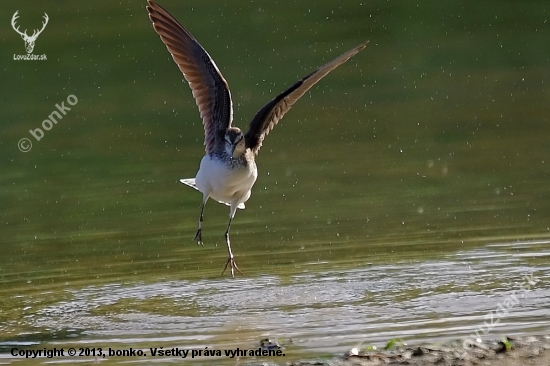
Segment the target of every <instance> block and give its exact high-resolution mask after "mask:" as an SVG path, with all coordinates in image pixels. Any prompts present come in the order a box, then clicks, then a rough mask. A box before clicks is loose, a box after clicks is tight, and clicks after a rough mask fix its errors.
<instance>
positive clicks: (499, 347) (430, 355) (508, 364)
mask: <svg viewBox="0 0 550 366" xmlns="http://www.w3.org/2000/svg"><path fill="white" fill-rule="evenodd" d="M468 344H470V347H469V348H464V342H463V341H454V342H449V343H447V344H445V345H440V346H430V345H425V346H423V345H414V346H401V347H398V348H396V349H395V350H371V351H360V350H356V349H354V350H351V351H349V352H347V353H346V354H345V355H343V356H341V357H335V358H333V359H331V360H300V361H295V362H291V363H290V364H289V365H291V366H311V365H318V366H329V365H330V366H374V365H390V366H391V365H414V366H431V365H437V366H473V365H476V366H478V365H479V366H481V365H483V366H550V336H549V335H546V336H528V337H508V338H507V339H503V340H492V341H486V342H483V343H480V344H474V343H469V342H468Z"/></svg>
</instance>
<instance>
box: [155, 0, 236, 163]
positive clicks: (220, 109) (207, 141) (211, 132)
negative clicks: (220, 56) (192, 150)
mask: <svg viewBox="0 0 550 366" xmlns="http://www.w3.org/2000/svg"><path fill="white" fill-rule="evenodd" d="M148 2H149V6H147V11H148V12H149V18H150V19H151V21H152V22H153V28H154V29H155V31H156V32H157V33H158V34H159V36H160V39H161V40H162V42H163V43H164V44H165V45H166V48H168V51H169V52H170V53H171V54H172V58H173V59H174V61H175V62H176V64H177V65H178V67H179V69H180V70H181V72H182V73H183V76H184V77H185V80H187V82H188V83H189V86H190V87H191V90H192V91H193V97H195V101H196V103H197V106H198V107H199V111H200V115H201V118H202V123H203V125H204V145H205V150H206V152H207V153H210V152H212V149H213V147H214V140H215V139H216V136H220V135H221V137H222V138H223V135H224V134H225V131H226V130H227V128H228V127H230V126H231V121H232V120H233V107H232V104H231V94H230V92H229V86H228V85H227V82H226V81H225V79H224V78H223V76H222V74H221V73H220V70H219V69H218V67H217V66H216V64H215V63H214V60H212V58H211V57H210V55H209V54H208V53H207V52H206V51H205V50H204V48H202V46H201V45H200V44H199V42H197V40H196V39H195V38H194V37H193V36H192V35H191V33H189V31H188V30H187V29H185V28H184V27H183V26H182V25H181V24H180V23H179V22H178V21H177V20H176V19H175V18H174V17H173V16H171V15H170V14H169V13H168V12H167V11H166V10H164V9H163V8H162V7H161V6H160V5H158V4H156V3H154V2H153V1H151V0H149V1H148Z"/></svg>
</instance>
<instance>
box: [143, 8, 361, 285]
mask: <svg viewBox="0 0 550 366" xmlns="http://www.w3.org/2000/svg"><path fill="white" fill-rule="evenodd" d="M148 3H149V6H147V11H148V12H149V18H150V19H151V22H152V23H153V28H154V29H155V31H156V32H157V33H158V35H159V36H160V39H161V40H162V42H163V43H164V44H165V45H166V48H167V49H168V52H170V54H171V55H172V58H173V59H174V61H175V63H176V64H177V65H178V67H179V69H180V71H181V72H182V73H183V76H184V77H185V80H187V82H188V83H189V86H190V87H191V90H192V92H193V97H194V98H195V102H196V103H197V106H198V107H199V111H200V116H201V118H202V123H203V125H204V135H205V138H204V145H205V150H206V155H205V156H204V157H203V158H202V160H201V163H200V167H199V171H198V172H197V175H196V177H195V178H191V179H181V180H180V181H181V182H182V183H183V184H186V185H188V186H190V187H192V188H195V189H196V190H198V191H200V192H202V195H203V196H202V205H201V211H200V216H199V227H198V230H197V234H196V235H195V238H194V240H196V241H197V243H198V244H199V245H203V242H202V223H203V213H204V206H205V204H206V201H208V199H209V198H213V199H214V200H216V201H218V202H220V203H223V204H225V205H228V206H229V223H228V224H227V230H226V231H225V242H226V244H227V251H228V258H227V261H226V262H225V267H224V269H223V272H222V275H223V274H224V273H225V271H226V270H227V267H228V266H229V267H230V268H231V276H233V277H235V272H234V271H235V270H237V271H238V272H239V273H240V274H241V275H242V274H243V273H242V272H241V270H240V269H239V267H238V266H237V263H236V262H235V258H234V256H233V252H232V251H231V242H230V240H229V229H230V227H231V221H232V220H233V217H234V216H235V212H236V211H237V208H239V209H244V203H245V202H246V201H247V200H248V199H249V198H250V194H251V190H252V186H253V185H254V183H255V182H256V178H257V177H258V169H257V168H256V162H255V157H256V155H257V154H258V152H259V151H260V148H261V147H262V143H263V141H264V138H265V137H266V136H267V135H268V134H269V132H270V131H271V130H272V129H273V127H275V125H276V124H277V122H279V120H280V119H281V118H283V116H284V115H285V113H286V112H288V110H289V109H290V107H292V105H294V103H296V101H298V99H300V98H301V97H302V96H303V95H304V94H305V93H306V92H307V91H308V90H309V89H310V88H311V87H312V86H313V85H315V84H316V83H317V82H318V81H319V80H321V79H322V78H323V77H325V76H326V75H327V74H328V73H329V72H331V71H332V70H334V69H336V68H337V67H338V66H340V65H341V64H343V63H344V62H346V61H347V60H349V59H350V58H351V57H353V56H354V55H355V54H356V53H357V52H359V51H361V50H362V49H363V48H365V46H366V45H367V43H368V42H365V43H363V44H360V45H359V46H357V47H355V48H353V49H351V50H349V51H347V52H345V53H344V54H342V55H341V56H339V57H337V58H335V59H334V60H332V61H331V62H329V63H327V64H326V65H324V66H321V67H320V68H318V69H317V70H315V71H313V72H312V73H310V74H309V75H307V76H305V77H303V78H302V79H300V80H299V81H298V82H296V83H295V84H293V85H292V86H291V87H289V88H288V89H287V90H285V91H284V92H282V93H281V94H279V95H278V96H276V97H275V98H274V99H273V100H271V101H270V102H269V103H267V104H266V105H265V106H263V108H262V109H260V110H259V111H258V112H257V113H256V115H255V116H254V118H252V121H251V122H250V124H249V126H248V131H247V132H246V133H243V132H242V131H241V129H239V128H238V127H234V126H232V125H231V123H232V121H233V106H232V102H231V93H230V92H229V86H228V84H227V81H225V79H224V77H223V76H222V74H221V72H220V70H219V69H218V67H217V66H216V63H215V62H214V60H212V58H211V57H210V55H209V54H208V52H206V50H205V49H204V48H202V46H201V45H200V44H199V42H197V40H196V39H195V37H193V36H192V35H191V33H189V31H188V30H187V29H185V28H184V27H183V26H182V25H181V24H180V23H179V22H178V21H177V20H176V19H175V18H174V17H173V16H172V15H170V13H168V12H167V11H166V10H164V9H163V8H162V7H161V6H160V5H158V4H156V3H155V2H153V1H151V0H149V1H148Z"/></svg>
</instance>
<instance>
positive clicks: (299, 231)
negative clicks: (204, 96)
mask: <svg viewBox="0 0 550 366" xmlns="http://www.w3.org/2000/svg"><path fill="white" fill-rule="evenodd" d="M161 5H163V6H165V7H166V8H167V9H169V11H170V12H172V13H173V14H174V15H175V16H176V17H177V18H178V19H179V20H180V21H181V22H182V23H183V24H184V25H185V26H186V27H188V28H189V29H190V30H191V32H192V33H193V34H194V35H195V36H196V38H197V39H199V41H200V42H201V43H202V44H203V46H205V47H206V48H207V49H208V51H209V52H210V54H211V55H212V56H213V57H214V58H215V60H216V62H217V64H218V66H219V67H220V69H221V70H222V72H223V74H224V76H225V78H226V79H227V80H228V82H229V85H230V87H231V89H232V94H233V97H234V108H235V124H236V125H237V126H240V127H241V128H245V126H246V125H247V123H248V121H249V119H250V118H251V117H252V116H253V114H254V113H255V112H256V111H257V110H258V109H259V108H260V107H261V106H262V105H263V104H264V103H265V102H267V101H268V100H269V99H271V98H272V97H273V96H274V95H275V94H276V93H278V92H280V91H282V90H284V88H286V87H287V86H288V85H290V84H292V83H293V82H294V81H296V80H297V79H298V78H300V77H302V76H304V75H305V74H307V73H309V72H310V71H311V70H312V69H314V68H315V67H317V66H319V65H321V64H323V63H325V62H327V61H328V60H330V59H332V58H334V57H335V56H337V55H339V54H340V53H342V52H343V51H345V50H347V49H349V48H351V47H354V46H355V45H357V44H359V43H361V42H363V41H365V40H366V39H369V40H370V41H371V42H370V44H369V46H368V47H367V48H366V49H365V50H364V51H362V52H361V53H360V54H358V55H357V56H356V57H355V58H354V59H352V60H351V61H350V62H348V63H346V64H345V65H343V66H341V67H340V68H338V69H337V70H335V71H334V72H333V73H331V74H330V75H329V76H328V77H327V78H325V79H324V80H323V81H322V82H321V83H320V84H318V85H317V86H315V88H314V89H313V90H312V91H311V92H310V93H308V94H307V95H306V96H304V98H303V99H302V100H300V101H299V103H297V104H296V106H295V107H293V109H292V110H291V111H290V112H289V113H288V114H287V115H286V116H285V118H284V119H283V121H282V122H281V123H280V124H279V125H278V126H277V127H276V129H275V130H274V131H273V132H272V133H271V134H270V135H269V137H268V138H267V139H266V141H265V143H264V146H263V148H262V150H261V153H260V155H259V157H258V165H259V169H260V173H259V178H258V181H257V183H256V185H255V187H254V190H253V194H252V198H251V199H250V200H249V201H248V202H247V208H246V210H244V211H239V212H238V213H237V216H236V218H235V220H234V222H233V224H232V242H233V249H234V253H235V255H236V258H237V263H238V265H239V267H240V268H241V269H242V270H243V271H244V272H245V274H246V275H245V276H244V277H239V278H236V279H231V278H229V277H227V274H226V276H225V277H220V273H221V271H222V269H223V264H224V263H225V259H226V249H225V243H224V239H223V233H224V231H225V227H226V225H227V215H228V209H227V208H226V207H225V206H222V205H219V204H217V203H215V202H209V203H208V205H207V207H206V211H205V223H204V234H203V235H204V237H203V238H204V241H205V244H206V245H205V247H204V248H203V247H198V246H197V245H195V244H194V243H193V242H192V240H191V239H192V238H193V236H194V234H195V231H196V225H197V219H198V214H199V205H200V198H201V197H200V194H199V193H197V192H196V191H193V190H191V189H187V188H186V187H184V186H183V185H181V184H180V183H178V179H180V178H187V177H192V176H194V174H195V173H196V169H197V168H198V164H199V161H200V158H201V157H202V155H203V152H204V151H203V147H202V142H203V138H202V126H201V122H200V119H199V117H198V112H197V110H196V106H195V103H194V101H193V100H192V97H191V93H190V91H189V88H188V86H187V85H186V84H185V83H182V82H181V79H182V77H181V75H180V74H179V71H178V70H177V67H176V66H175V65H173V62H172V60H171V59H170V56H169V54H168V53H167V51H166V49H165V47H164V46H163V45H162V43H161V42H160V40H159V38H158V36H157V35H156V34H155V33H154V31H153V30H152V28H151V26H150V24H149V20H148V18H147V14H146V11H145V9H144V6H145V4H144V3H142V2H108V1H100V2H93V3H92V2H89V3H78V4H77V3H75V4H72V3H71V4H61V3H59V2H54V1H43V2H41V3H40V5H39V6H38V5H36V4H33V5H32V6H31V5H30V3H23V2H19V3H17V2H16V3H14V4H12V5H10V6H11V7H8V8H6V12H5V14H4V16H3V17H2V19H3V20H2V24H4V25H3V26H2V27H0V35H1V39H2V43H3V47H2V48H1V50H0V55H1V57H2V60H3V61H2V64H1V67H0V69H1V70H2V80H3V84H2V85H3V88H1V91H0V107H1V108H0V116H1V117H2V121H3V125H2V126H3V128H2V131H1V132H0V152H1V155H0V156H2V161H3V164H2V174H1V175H0V207H1V210H0V219H1V221H0V224H1V225H2V226H1V229H0V244H1V247H2V251H3V253H2V260H1V261H0V300H1V301H0V360H1V361H0V362H4V363H8V364H9V363H18V364H22V362H25V363H29V364H39V363H45V362H68V361H70V359H67V358H56V359H53V360H46V359H38V360H28V361H22V360H21V359H20V358H14V357H12V356H11V355H10V349H11V348H13V347H19V348H24V349H35V350H36V349H41V348H44V347H47V348H53V347H58V348H59V347H65V348H67V347H70V346H74V347H76V348H78V347H90V348H93V347H102V348H109V347H111V348H116V349H124V348H130V347H134V348H139V349H143V350H148V349H149V348H150V347H161V346H162V347H164V348H167V347H179V348H185V349H191V348H193V349H204V348H205V347H209V348H210V349H220V350H221V349H234V348H236V347H240V348H241V349H242V348H246V349H249V348H255V347H257V345H258V342H259V340H260V339H262V338H265V337H269V338H273V339H278V340H279V343H281V344H282V345H283V346H284V352H285V357H282V358H275V359H274V358H269V359H267V361H270V362H275V363H281V364H283V363H284V362H287V361H290V360H292V359H295V358H301V357H316V356H320V355H333V354H339V353H342V352H344V351H345V350H347V349H348V348H350V347H353V346H356V345H358V344H361V343H362V344H363V346H366V345H378V346H383V345H384V344H385V342H387V341H388V339H391V338H394V337H396V338H401V339H403V340H406V341H407V342H408V343H413V342H436V343H437V342H442V341H445V340H448V339H453V338H456V337H468V336H469V335H471V334H473V333H475V331H476V330H477V329H478V328H479V327H480V326H482V324H483V322H484V321H486V316H487V314H489V313H491V312H492V311H496V309H498V304H503V303H504V301H506V299H508V298H510V297H511V296H512V295H514V296H515V294H523V295H524V297H518V302H517V304H515V305H514V306H513V308H511V309H510V310H509V311H508V313H506V314H505V316H503V317H502V318H500V321H499V323H498V324H496V325H495V327H493V328H491V329H490V331H488V332H487V333H488V334H486V335H485V334H482V338H487V337H490V338H495V337H499V336H500V335H503V334H540V333H548V330H549V327H548V324H550V323H549V321H550V314H549V311H548V309H549V305H550V304H549V303H548V301H549V300H548V299H549V298H550V296H549V295H550V294H549V288H550V287H549V278H548V273H549V272H548V263H549V258H550V221H549V219H548V218H549V217H550V195H549V191H548V182H549V178H550V172H549V169H548V164H549V162H550V144H549V142H548V136H549V135H550V127H549V124H548V115H550V107H549V104H548V100H549V97H550V94H549V92H548V88H547V86H546V85H547V84H548V83H549V79H548V76H549V71H550V68H549V66H548V65H549V60H550V49H549V48H548V47H547V45H548V44H550V39H549V36H548V35H549V34H550V33H549V32H548V29H547V26H548V21H547V18H548V13H547V9H546V6H545V5H544V4H541V3H540V2H529V1H527V2H522V4H521V7H518V6H517V4H516V3H513V2H511V1H509V2H493V1H489V2H485V3H483V4H477V5H467V4H462V3H457V2H448V3H445V4H443V3H441V4H437V5H434V4H433V3H431V2H415V3H410V2H401V3H393V2H385V1H374V2H369V3H365V2H357V1H344V2H338V3H330V2H322V3H316V5H315V7H313V6H312V5H311V4H308V3H301V2H285V3H275V2H266V1H259V2H251V3H247V4H244V3H243V4H239V5H235V4H231V5H230V4H219V3H218V2H214V1H203V2H200V3H192V2H184V3H180V2H172V1H166V2H163V3H162V4H161ZM16 10H19V14H20V18H19V20H18V22H19V23H18V24H20V25H21V28H22V29H24V28H28V29H32V28H33V27H35V25H34V24H40V22H41V21H42V15H43V13H44V12H46V13H47V14H48V15H49V17H50V21H49V24H48V25H47V27H46V29H45V30H44V32H43V33H42V34H41V35H40V36H39V38H38V40H37V42H36V46H35V51H34V52H35V53H36V54H46V55H47V58H48V60H47V61H32V62H31V61H15V60H13V54H23V53H25V50H24V47H23V41H22V40H21V38H20V37H19V36H18V35H17V34H16V33H15V32H14V31H13V29H11V27H10V26H9V23H10V20H11V17H12V15H13V13H15V11H16ZM69 95H75V96H76V97H77V98H78V102H77V103H76V105H74V106H71V110H70V111H68V112H67V115H65V116H64V117H63V119H61V120H59V121H58V123H57V124H56V125H55V126H53V128H52V129H51V130H49V131H45V133H44V137H43V138H42V139H41V140H40V141H36V140H35V139H34V137H32V135H31V134H30V133H29V130H31V129H32V130H34V129H36V128H40V126H41V123H42V121H43V120H44V119H46V118H48V116H49V115H50V114H51V113H52V111H53V110H55V108H56V107H55V104H56V103H61V102H64V101H65V105H67V102H66V101H67V97H68V96H69ZM22 138H29V139H30V140H31V142H32V143H33V146H32V150H31V151H29V152H26V153H24V152H21V151H20V150H19V149H18V148H17V144H18V141H19V140H20V139H22ZM526 276H527V277H526ZM526 278H531V279H535V280H533V284H531V285H530V287H529V289H528V290H521V289H522V286H525V284H526V283H529V282H528V280H527V279H526ZM526 281H527V282H526ZM79 360H80V361H90V360H93V358H91V357H87V358H86V357H84V358H81V359H79ZM72 361H74V360H72ZM72 361H71V362H72ZM163 361H166V362H175V361H176V359H175V358H170V357H168V358H165V359H153V358H146V359H145V361H144V360H143V359H142V358H137V359H134V358H117V357H110V358H109V357H108V358H107V359H106V362H109V363H118V362H150V363H152V362H163ZM248 361H251V362H252V360H249V359H245V360H244V361H243V362H248ZM256 361H258V360H256ZM203 362H204V363H205V364H209V362H210V363H211V362H212V360H208V359H204V360H203ZM224 362H225V363H227V364H234V363H235V360H227V359H223V360H219V359H217V360H216V363H217V364H223V363H224Z"/></svg>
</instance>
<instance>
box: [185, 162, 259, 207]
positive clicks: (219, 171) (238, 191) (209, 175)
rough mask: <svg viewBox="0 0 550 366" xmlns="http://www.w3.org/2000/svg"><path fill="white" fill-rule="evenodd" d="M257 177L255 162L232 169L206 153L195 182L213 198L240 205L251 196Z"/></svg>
mask: <svg viewBox="0 0 550 366" xmlns="http://www.w3.org/2000/svg"><path fill="white" fill-rule="evenodd" d="M257 177H258V171H257V169H256V165H255V164H254V162H252V163H251V164H249V165H248V166H243V167H239V168H234V169H231V168H230V167H229V166H228V165H227V164H225V163H224V162H222V161H220V160H218V159H216V158H212V157H211V156H209V155H205V156H204V157H203V158H202V160H201V165H200V168H199V171H198V172H197V177H196V178H195V183H196V185H197V188H198V189H199V191H201V192H202V193H204V194H208V195H209V196H210V197H212V198H213V199H215V200H217V201H220V202H223V203H227V204H232V203H233V204H235V205H238V204H240V203H244V202H246V201H247V200H248V199H249V198H250V190H251V189H252V186H253V185H254V183H255V182H256V178H257Z"/></svg>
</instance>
